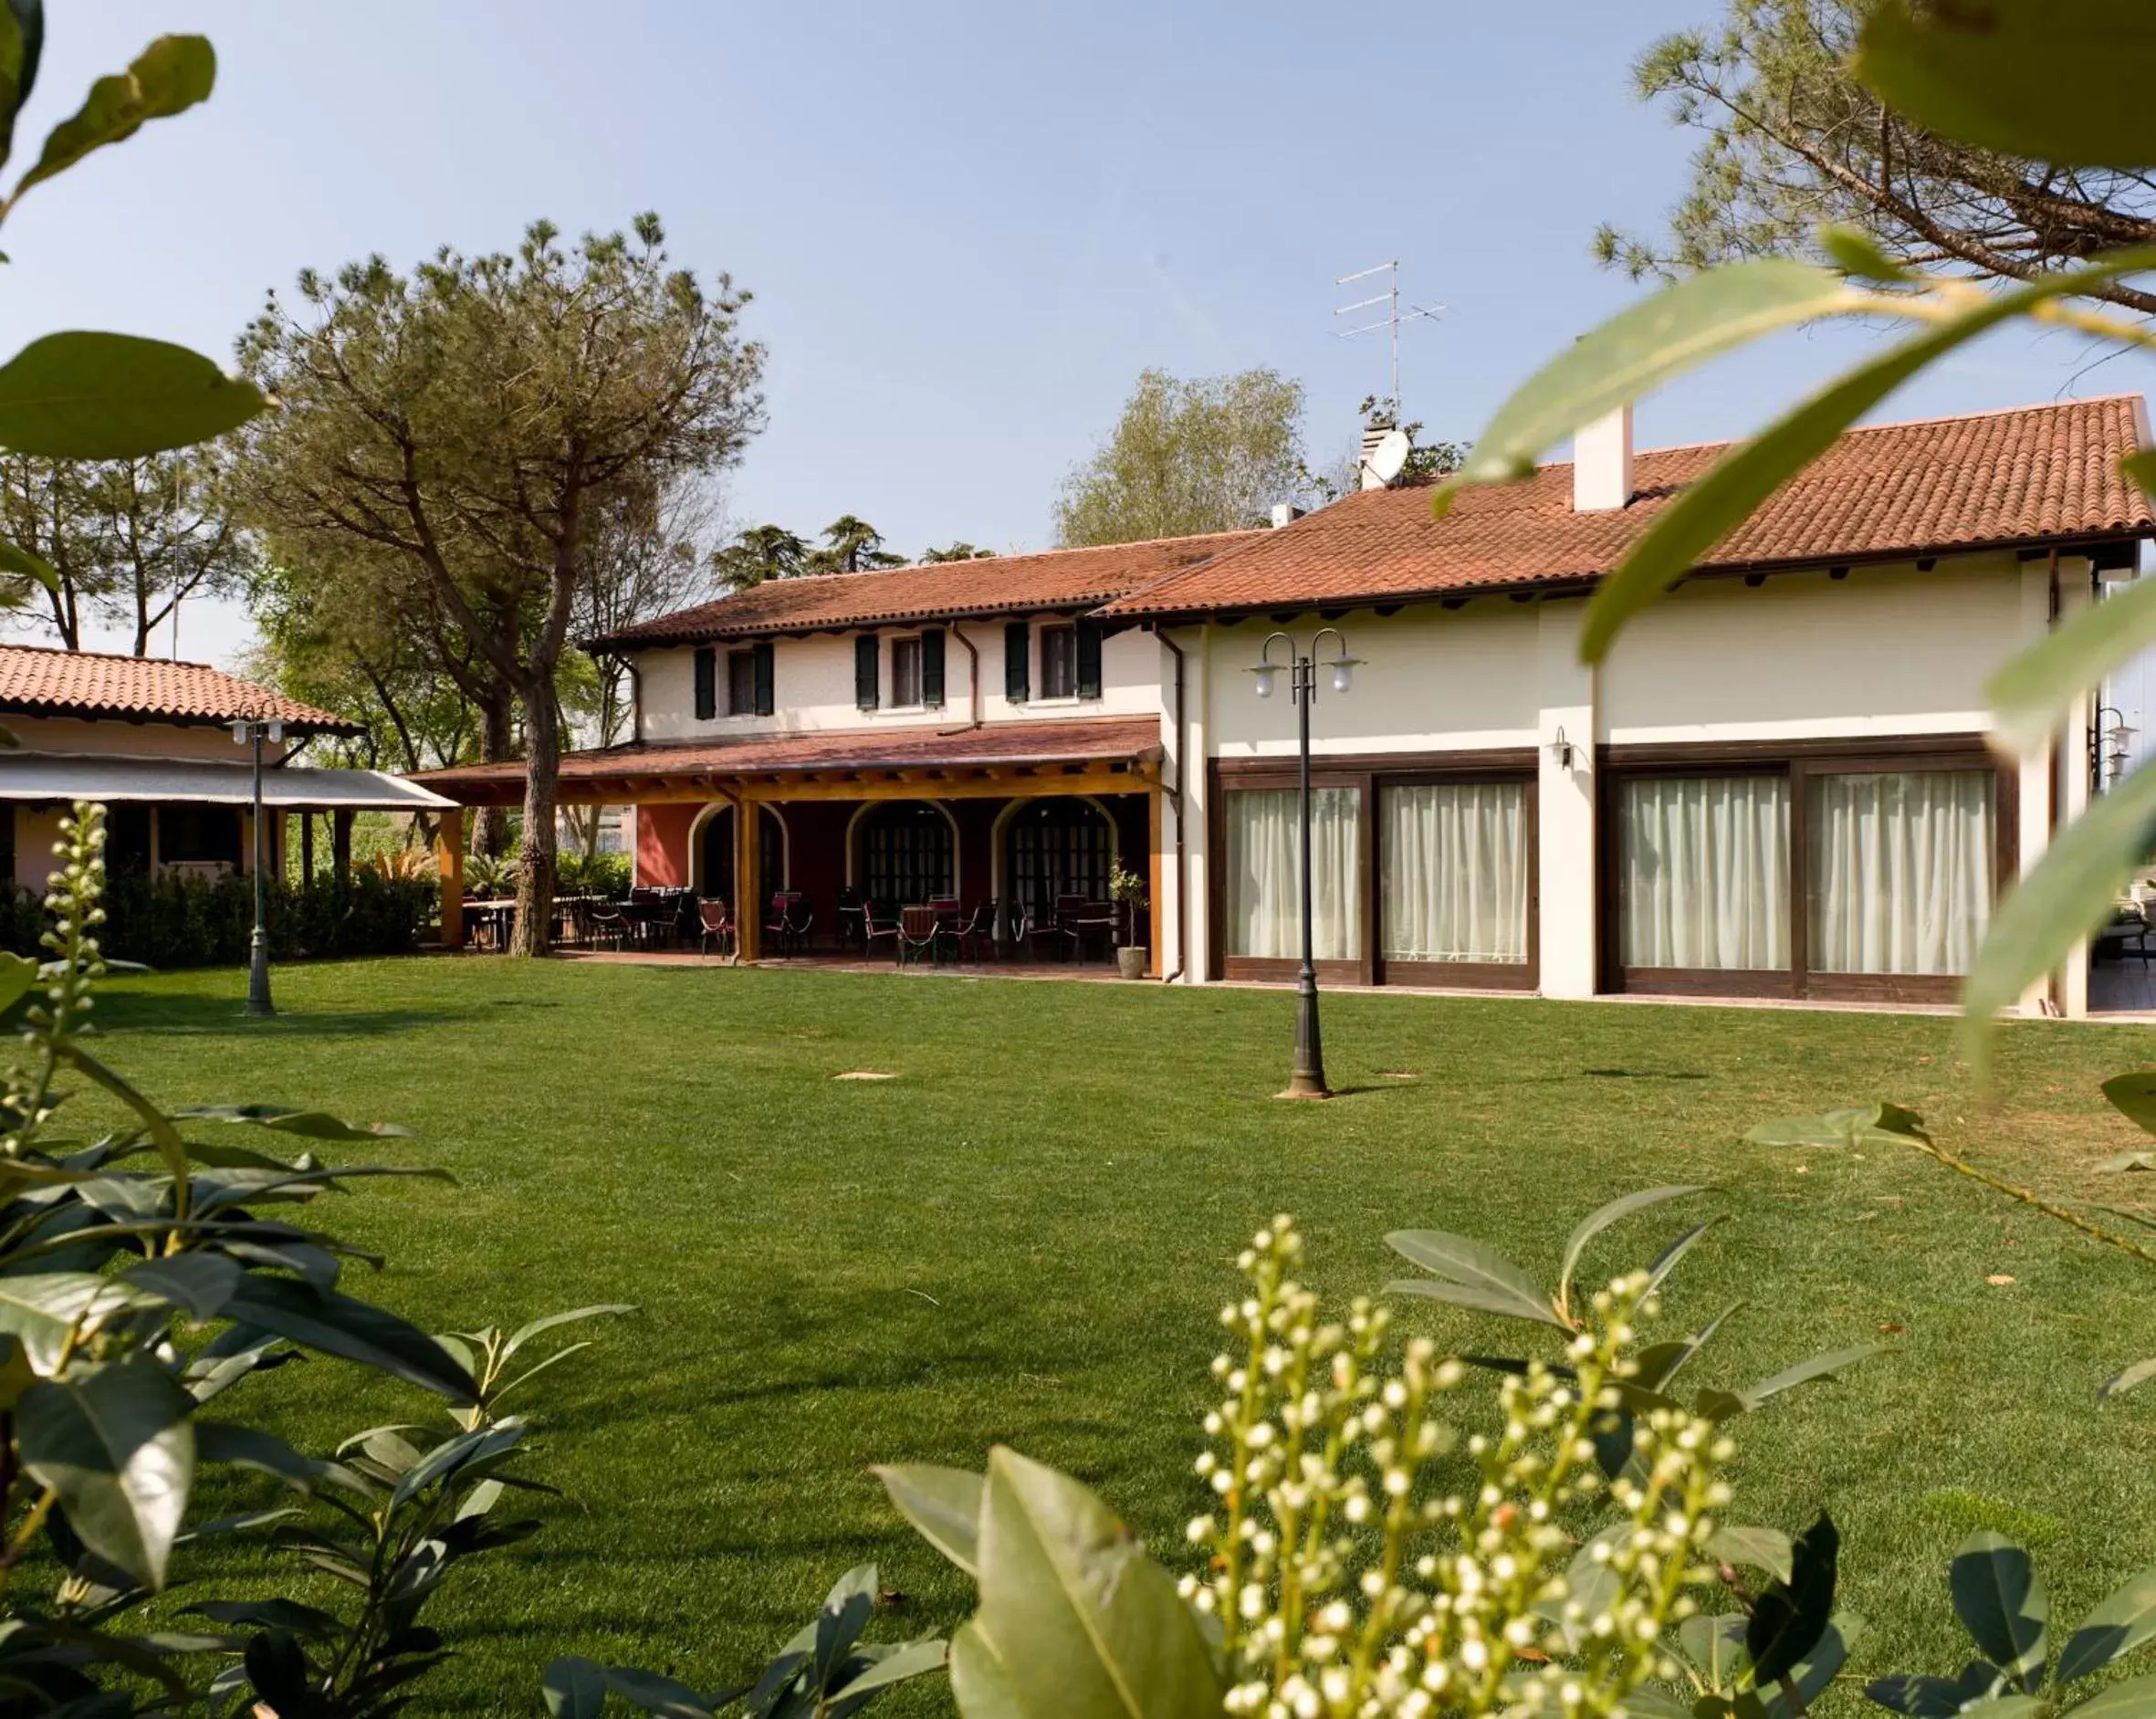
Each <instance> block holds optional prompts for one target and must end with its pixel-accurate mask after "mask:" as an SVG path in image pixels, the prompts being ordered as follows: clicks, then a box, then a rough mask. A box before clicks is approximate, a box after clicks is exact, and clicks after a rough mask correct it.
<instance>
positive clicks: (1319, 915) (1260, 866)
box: [1227, 788, 1363, 961]
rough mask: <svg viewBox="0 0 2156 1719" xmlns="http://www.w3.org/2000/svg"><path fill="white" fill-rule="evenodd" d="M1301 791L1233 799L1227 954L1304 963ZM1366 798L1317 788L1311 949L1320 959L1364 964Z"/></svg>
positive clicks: (1242, 794)
mask: <svg viewBox="0 0 2156 1719" xmlns="http://www.w3.org/2000/svg"><path fill="white" fill-rule="evenodd" d="M1300 815H1301V814H1300V812H1299V811H1298V807H1297V800H1296V794H1295V791H1294V790H1293V789H1292V788H1282V789H1243V790H1240V791H1236V792H1231V793H1230V794H1229V796H1228V816H1227V827H1228V952H1229V953H1230V955H1256V956H1272V957H1276V958H1282V959H1291V960H1293V959H1301V957H1302V954H1303V917H1302V916H1303V907H1302V878H1303V871H1302V864H1303V862H1302V847H1301V842H1302V831H1301V825H1300ZM1361 880H1362V795H1361V794H1360V793H1359V792H1358V791H1356V790H1355V789H1353V788H1313V789H1312V790H1311V791H1310V893H1311V913H1310V924H1311V947H1312V949H1313V953H1314V954H1315V956H1316V958H1317V959H1319V960H1321V961H1327V960H1350V961H1352V960H1360V959H1362V953H1363V916H1362V888H1361Z"/></svg>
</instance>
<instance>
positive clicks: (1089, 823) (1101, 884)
mask: <svg viewBox="0 0 2156 1719" xmlns="http://www.w3.org/2000/svg"><path fill="white" fill-rule="evenodd" d="M1114 864H1115V823H1113V821H1111V820H1110V818H1109V817H1108V814H1107V813H1106V812H1104V811H1103V810H1102V809H1101V808H1100V807H1099V806H1097V805H1095V804H1094V802H1092V801H1091V800H1086V799H1082V798H1079V797H1077V796H1075V795H1073V796H1068V797H1064V796H1059V797H1056V798H1054V799H1048V800H1036V801H1033V802H1031V803H1029V804H1025V805H1020V807H1019V808H1018V809H1017V810H1016V811H1014V812H1012V813H1011V814H1010V820H1009V821H1008V822H1007V823H1005V824H1004V826H1003V876H1004V880H1005V885H1006V887H1007V888H1008V889H1009V892H1010V905H1011V907H1013V908H1015V909H1017V910H1019V911H1020V912H1027V913H1031V915H1032V916H1033V917H1034V918H1035V919H1036V920H1045V919H1047V918H1049V917H1051V916H1052V915H1053V914H1054V912H1055V898H1056V897H1057V896H1084V897H1085V898H1086V899H1087V900H1088V901H1105V900H1107V899H1108V872H1109V869H1110V867H1111V866H1112V865H1114Z"/></svg>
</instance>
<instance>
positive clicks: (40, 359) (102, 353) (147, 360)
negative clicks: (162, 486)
mask: <svg viewBox="0 0 2156 1719" xmlns="http://www.w3.org/2000/svg"><path fill="white" fill-rule="evenodd" d="M267 405H268V402H267V401H266V400H265V399H264V398H263V397H262V394H261V393H260V391H259V390H257V389H256V387H255V385H254V384H253V383H248V382H243V381H240V380H239V379H237V378H235V377H232V376H227V375H226V374H225V372H223V371H221V370H219V369H218V368H217V366H216V365H215V364H214V363H212V362H210V361H209V360H208V359H206V358H204V357H203V356H202V355H201V354H200V353H197V352H191V351H188V350H187V349H186V348H185V347H183V346H174V345H173V344H172V343H171V342H170V341H148V340H142V339H141V338H140V337H138V336H135V335H131V334H92V333H84V332H81V331H76V332H72V333H67V334H47V335H46V336H45V337H44V338H43V339H41V340H36V341H31V342H30V344H29V345H27V346H26V347H24V348H23V350H22V351H19V352H17V353H16V355H15V356H14V357H13V358H12V359H10V360H9V361H8V362H6V363H5V365H0V447H5V448H8V449H11V450H12V451H14V452H16V453H18V454H41V455H44V456H47V457H49V458H53V459H137V458H140V457H141V456H143V455H145V454H157V453H162V452H163V451H164V450H165V449H166V448H173V447H186V446H189V445H192V444H194V443H196V442H207V441H210V440H212V439H214V438H215V437H217V436H220V435H224V434H225V432H226V431H227V430H232V429H236V428H237V427H238V426H239V425H243V424H245V423H246V421H247V420H248V419H249V418H251V417H253V416H254V415H255V414H256V413H258V412H261V411H264V410H265V409H266V408H267Z"/></svg>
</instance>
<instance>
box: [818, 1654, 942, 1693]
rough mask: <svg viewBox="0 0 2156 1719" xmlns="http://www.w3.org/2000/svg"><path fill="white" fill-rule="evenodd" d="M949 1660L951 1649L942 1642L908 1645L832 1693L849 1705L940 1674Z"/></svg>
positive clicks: (877, 1662)
mask: <svg viewBox="0 0 2156 1719" xmlns="http://www.w3.org/2000/svg"><path fill="white" fill-rule="evenodd" d="M948 1658H949V1649H948V1648H947V1646H946V1645H945V1644H944V1643H943V1642H942V1641H940V1640H921V1641H908V1642H906V1643H905V1645H904V1646H903V1647H900V1648H898V1649H897V1650H896V1651H893V1652H889V1653H885V1654H884V1655H883V1657H882V1658H880V1659H878V1660H877V1661H875V1662H874V1664H872V1665H870V1666H869V1668H868V1669H867V1670H866V1671H864V1672H862V1673H861V1675H860V1676H858V1677H856V1678H853V1680H852V1681H851V1682H846V1683H843V1684H841V1685H840V1686H839V1687H838V1688H837V1689H836V1690H834V1691H832V1693H833V1694H834V1695H841V1696H843V1697H844V1698H845V1699H846V1700H848V1701H850V1702H851V1701H855V1700H859V1699H860V1698H861V1697H863V1696H865V1695H867V1694H868V1693H870V1692H871V1691H872V1690H878V1689H888V1688H889V1687H890V1686H891V1685H892V1684H893V1683H903V1682H905V1681H906V1679H908V1678H909V1677H920V1676H923V1675H925V1674H926V1673H927V1672H934V1671H938V1670H940V1669H941V1668H942V1667H943V1665H944V1664H945V1662H946V1661H947V1659H948Z"/></svg>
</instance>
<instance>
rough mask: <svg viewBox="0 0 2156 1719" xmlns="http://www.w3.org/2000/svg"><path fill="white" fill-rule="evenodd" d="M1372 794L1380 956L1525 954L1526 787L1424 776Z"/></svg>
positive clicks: (1518, 957)
mask: <svg viewBox="0 0 2156 1719" xmlns="http://www.w3.org/2000/svg"><path fill="white" fill-rule="evenodd" d="M1379 796H1380V797H1379V800H1378V808H1379V811H1380V812H1381V813H1382V818H1383V823H1384V826H1385V833H1384V836H1383V839H1382V844H1381V851H1382V853H1383V855H1384V877H1383V882H1382V884H1381V886H1380V889H1379V895H1378V911H1379V913H1380V914H1381V915H1382V916H1383V917H1381V918H1380V919H1379V921H1378V926H1379V931H1378V937H1379V942H1380V945H1381V947H1382V949H1383V951H1384V954H1385V958H1386V959H1387V960H1390V961H1521V962H1523V961H1525V960H1526V959H1527V866H1528V854H1527V789H1526V785H1525V784H1524V783H1523V782H1461V783H1433V784H1429V785H1415V786H1403V787H1397V788H1384V789H1381V790H1380V791H1379Z"/></svg>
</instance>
